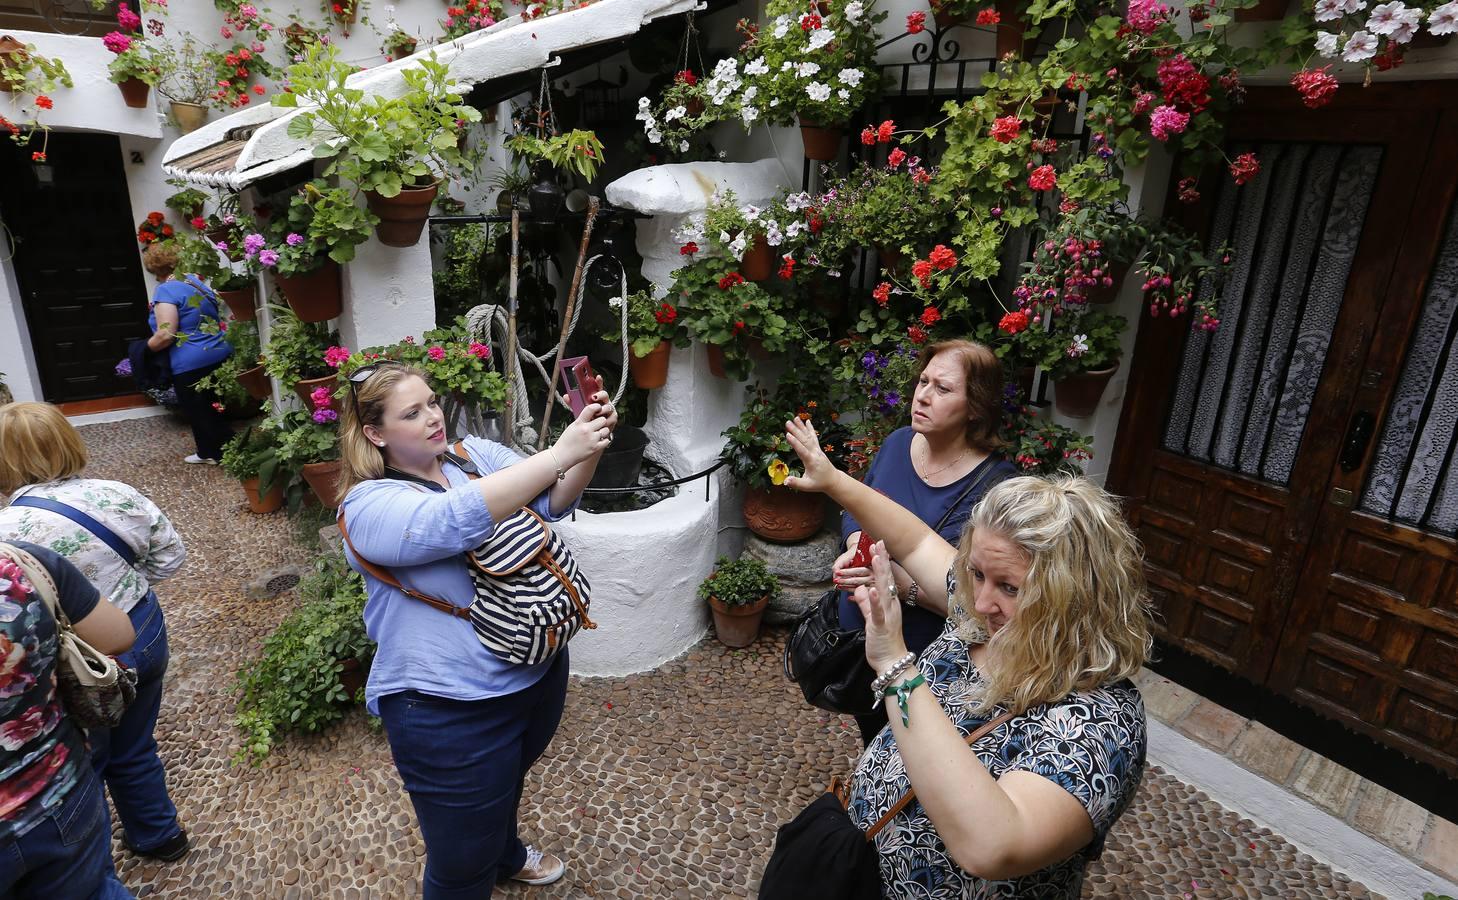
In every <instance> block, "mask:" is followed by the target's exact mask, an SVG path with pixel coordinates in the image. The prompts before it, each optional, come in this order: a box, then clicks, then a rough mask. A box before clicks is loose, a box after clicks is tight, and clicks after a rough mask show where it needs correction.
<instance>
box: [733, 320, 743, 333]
mask: <svg viewBox="0 0 1458 900" xmlns="http://www.w3.org/2000/svg"><path fill="white" fill-rule="evenodd" d="M743 331H744V320H743V319H740V320H739V321H737V322H735V323H734V333H735V334H739V333H741V332H743Z"/></svg>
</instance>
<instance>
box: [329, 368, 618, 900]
mask: <svg viewBox="0 0 1458 900" xmlns="http://www.w3.org/2000/svg"><path fill="white" fill-rule="evenodd" d="M350 391H351V397H350V398H349V400H348V401H347V402H345V403H344V404H343V412H342V416H341V420H340V440H341V449H342V455H343V459H344V463H345V469H344V473H343V475H342V478H343V484H342V487H343V488H345V490H346V491H347V493H346V495H345V498H344V503H343V505H342V506H341V509H340V512H341V514H342V517H343V519H344V522H345V525H346V527H347V529H348V536H349V542H350V547H351V548H352V549H353V551H355V552H357V553H358V556H356V555H355V553H351V554H350V564H351V565H353V566H354V567H355V569H356V570H359V571H360V572H361V574H363V575H364V576H365V585H366V587H367V589H368V591H369V599H368V601H367V602H366V604H365V613H364V615H365V627H366V630H367V631H368V633H369V636H370V637H371V638H372V639H373V640H374V641H375V642H376V643H377V644H378V650H377V651H376V654H375V659H374V664H373V666H372V667H371V669H370V676H369V682H368V684H367V685H366V687H365V705H366V707H367V708H368V709H369V711H370V712H372V713H375V714H376V715H378V716H380V718H381V719H382V720H383V721H384V725H385V733H386V735H387V736H388V738H389V741H390V752H391V754H392V756H393V757H394V759H395V766H396V768H397V769H399V771H400V777H401V780H402V781H403V782H404V784H405V789H406V790H407V791H409V793H410V801H411V803H412V804H413V805H414V807H415V815H416V818H417V820H418V821H419V822H420V831H421V836H422V837H423V838H424V840H425V852H426V861H425V889H424V896H425V898H426V900H447V898H449V900H456V898H460V900H465V898H471V900H479V898H482V897H489V896H490V895H491V892H492V889H493V887H494V885H495V884H496V883H497V882H498V881H505V880H517V881H524V882H526V883H528V884H550V883H551V882H553V881H556V880H557V879H559V878H561V877H562V874H563V873H564V871H565V869H566V867H565V864H564V863H563V861H562V860H560V859H558V858H557V857H555V856H553V855H551V854H544V853H542V852H540V851H538V850H536V849H534V848H531V847H529V846H527V845H525V844H523V843H522V841H521V839H520V838H519V837H518V836H517V807H518V805H519V804H520V802H521V791H522V784H523V781H524V780H525V777H526V772H527V770H528V769H529V768H530V767H531V765H532V763H533V762H535V761H536V759H537V758H538V757H539V756H541V754H542V752H543V751H544V750H546V748H547V744H548V743H549V742H550V741H551V739H552V735H553V733H555V732H556V730H557V723H558V722H559V721H560V719H561V717H562V707H563V703H564V701H565V698H566V692H567V650H566V648H563V649H562V650H560V651H559V652H557V653H556V654H555V655H554V656H552V657H550V658H549V659H547V660H546V661H544V662H541V663H538V664H534V665H533V664H520V665H518V664H512V663H509V662H506V661H504V660H502V659H500V658H498V657H497V656H495V655H493V654H492V653H491V652H490V651H489V650H488V649H487V648H486V647H485V645H483V644H482V643H481V641H480V640H479V639H478V638H477V636H476V632H475V630H474V629H473V627H472V625H471V623H470V622H468V621H465V620H462V619H459V618H456V617H454V616H452V615H448V614H446V613H445V612H443V611H441V610H439V609H436V608H434V607H432V606H430V605H428V604H427V603H426V602H424V601H421V600H418V599H416V598H414V597H411V596H408V595H406V594H405V593H404V592H403V591H401V590H399V589H397V588H395V587H393V586H392V585H390V584H387V583H386V582H384V581H381V580H380V579H379V578H376V577H374V576H373V575H372V574H370V573H369V572H368V571H366V568H365V567H364V566H363V565H361V563H360V561H359V557H363V558H364V559H365V560H367V561H368V562H370V563H371V564H373V565H374V566H378V567H382V568H384V569H387V570H388V571H389V574H390V575H391V576H393V577H394V578H395V579H398V580H399V582H400V583H401V584H402V585H403V586H404V587H406V588H408V589H410V590H411V591H412V592H418V593H420V594H424V595H427V596H430V597H434V598H439V599H443V600H446V601H448V602H450V603H452V604H454V605H456V606H460V607H468V606H470V605H471V601H472V600H473V598H474V596H475V589H474V586H473V584H472V581H471V576H470V573H469V572H468V570H467V568H466V566H467V563H466V560H465V557H464V553H465V552H466V551H468V550H473V549H475V548H477V547H479V546H480V545H481V544H482V543H483V542H484V541H485V540H486V539H487V538H489V537H490V536H491V535H492V533H493V532H494V531H495V529H496V523H497V522H499V521H502V520H503V519H505V518H506V517H508V516H511V515H512V514H513V513H515V512H516V511H517V510H518V509H520V508H521V507H523V506H526V507H529V508H531V509H532V510H533V511H534V512H536V513H537V514H538V515H540V516H541V517H542V518H543V519H544V520H546V521H548V522H552V521H557V520H560V519H561V518H562V517H563V516H565V515H567V514H568V513H569V512H571V511H572V509H573V507H574V506H575V505H576V503H577V500H578V498H579V496H580V495H581V493H582V489H583V488H585V487H586V486H587V483H588V482H589V481H590V480H591V479H592V475H593V472H594V471H595V470H596V468H597V463H598V460H599V459H600V458H601V455H602V452H603V451H604V450H605V449H607V447H608V444H609V443H610V442H611V440H612V432H613V429H614V428H615V427H616V426H617V413H616V411H615V410H614V409H613V407H612V405H611V404H610V403H608V398H607V395H606V394H605V393H597V394H595V395H594V396H593V397H592V398H591V401H592V402H590V403H589V404H588V405H587V407H586V408H585V409H584V410H583V411H582V414H581V415H580V416H578V417H577V419H576V420H575V421H574V422H573V423H572V424H571V425H569V426H568V427H567V428H566V429H565V430H564V431H563V432H562V436H561V437H560V438H559V439H558V440H557V442H556V443H555V444H553V445H552V446H551V447H549V448H548V449H547V450H545V451H542V452H540V453H537V454H535V455H533V456H530V457H526V458H523V457H521V456H519V455H518V454H516V453H515V452H514V451H512V450H511V449H509V448H507V447H504V446H502V445H500V444H497V443H494V442H492V441H488V440H483V439H481V438H475V437H467V438H466V439H465V441H464V449H465V450H466V453H467V455H468V456H469V457H470V459H469V461H468V462H469V463H470V464H474V467H475V468H476V469H477V470H478V471H479V473H480V476H481V477H479V478H477V479H475V480H472V479H470V477H469V475H468V474H467V472H466V471H465V470H464V469H463V468H462V467H461V466H460V465H457V464H456V462H455V461H454V458H453V454H448V453H447V452H446V451H447V449H448V448H447V439H446V423H445V417H444V416H443V415H442V413H441V409H440V404H439V402H438V400H437V398H436V395H435V392H434V391H433V390H432V389H431V387H430V385H429V384H428V383H427V381H426V378H425V375H424V373H422V372H420V371H419V370H417V369H413V368H410V367H407V366H404V365H400V364H398V363H383V364H379V365H376V366H370V367H365V368H361V369H360V370H358V371H356V372H355V373H354V374H353V375H352V376H351V378H350Z"/></svg>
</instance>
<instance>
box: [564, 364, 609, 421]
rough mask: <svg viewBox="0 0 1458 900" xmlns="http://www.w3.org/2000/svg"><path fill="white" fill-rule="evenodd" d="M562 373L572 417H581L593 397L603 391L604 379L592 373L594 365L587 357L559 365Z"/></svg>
mask: <svg viewBox="0 0 1458 900" xmlns="http://www.w3.org/2000/svg"><path fill="white" fill-rule="evenodd" d="M557 368H558V370H560V372H561V376H562V386H563V389H564V390H563V393H564V394H566V395H567V405H568V406H570V407H572V415H574V416H580V415H582V411H583V410H584V409H586V408H587V404H589V403H591V402H592V395H593V394H596V393H597V392H598V391H600V390H602V379H601V378H599V377H598V376H597V375H596V374H595V373H594V372H593V371H592V363H590V362H588V361H587V357H585V356H573V357H570V358H568V359H564V360H562V361H561V362H559V363H557Z"/></svg>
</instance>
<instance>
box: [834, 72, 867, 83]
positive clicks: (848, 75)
mask: <svg viewBox="0 0 1458 900" xmlns="http://www.w3.org/2000/svg"><path fill="white" fill-rule="evenodd" d="M835 77H836V78H839V79H840V83H841V84H848V85H850V86H851V87H859V86H860V83H861V80H862V79H864V78H865V77H866V73H865V71H864V70H862V69H841V70H840V72H838V73H837V74H836V76H835Z"/></svg>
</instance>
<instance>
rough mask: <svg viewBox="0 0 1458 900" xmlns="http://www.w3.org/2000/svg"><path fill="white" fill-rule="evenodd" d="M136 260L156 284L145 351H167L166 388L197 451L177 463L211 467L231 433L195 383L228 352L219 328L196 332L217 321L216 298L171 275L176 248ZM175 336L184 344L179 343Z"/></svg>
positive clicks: (191, 280) (153, 250)
mask: <svg viewBox="0 0 1458 900" xmlns="http://www.w3.org/2000/svg"><path fill="white" fill-rule="evenodd" d="M142 259H143V264H144V265H145V266H146V267H147V271H148V272H151V273H152V274H153V275H155V276H157V280H158V281H159V282H161V284H159V285H158V286H157V292H156V293H155V294H153V295H152V303H151V312H150V313H148V315H147V325H148V326H150V327H151V329H152V336H151V337H150V338H148V339H147V347H148V348H149V349H150V350H152V351H153V352H154V353H160V352H162V351H163V350H166V349H168V348H171V351H172V352H171V353H169V354H168V358H169V364H170V365H171V367H172V386H173V388H175V389H176V391H177V404H178V406H180V407H182V412H183V414H184V415H186V416H187V422H188V424H189V425H191V426H192V439H193V442H194V443H196V444H197V452H195V453H191V454H189V455H187V456H186V457H183V462H189V463H213V464H216V463H217V462H218V460H220V459H222V458H223V445H224V444H226V443H227V442H228V440H229V439H230V438H232V437H233V429H232V426H230V425H229V424H228V420H227V419H225V418H223V414H222V413H221V412H220V411H218V409H217V408H216V407H214V406H213V399H214V398H212V397H211V396H208V395H207V394H201V393H199V392H198V390H197V383H198V382H199V381H202V380H203V379H204V378H206V377H208V376H209V375H211V374H212V373H213V370H214V369H216V368H217V367H218V366H220V365H222V364H223V361H224V360H226V359H227V358H228V357H229V356H230V355H232V353H233V348H232V347H231V346H229V345H228V342H227V341H225V340H223V335H222V332H221V330H215V331H214V333H212V334H209V333H208V332H206V331H203V330H202V325H203V323H204V322H209V321H211V322H217V321H218V320H219V319H221V318H222V316H221V315H220V314H219V312H218V297H217V295H216V294H214V293H213V290H212V288H210V287H208V286H207V285H205V284H203V283H202V281H201V280H200V279H199V278H198V277H197V276H196V275H180V276H175V275H174V273H173V270H174V269H176V268H177V248H176V247H174V246H173V245H172V243H171V242H167V241H164V242H163V243H160V244H152V245H151V247H150V249H148V250H147V253H146V255H144V256H143V257H142ZM179 337H185V340H183V341H181V342H179V341H178V338H179Z"/></svg>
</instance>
